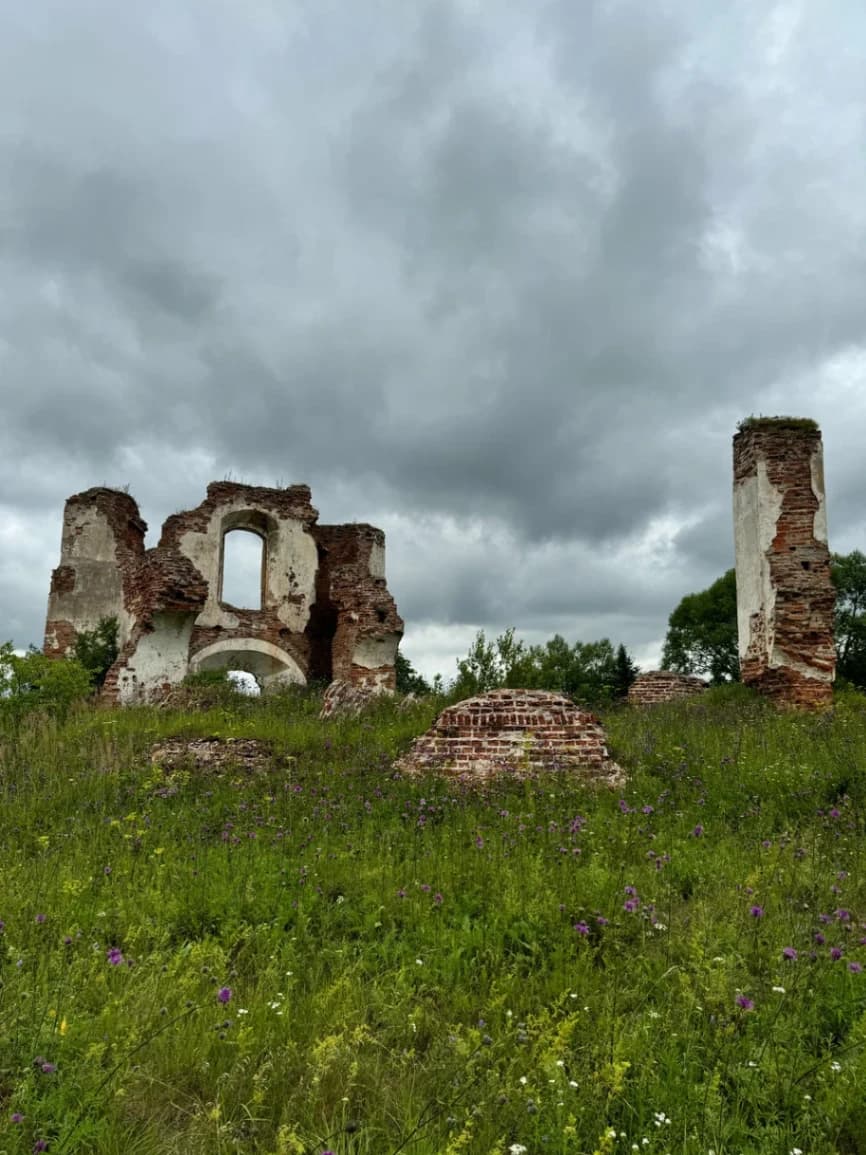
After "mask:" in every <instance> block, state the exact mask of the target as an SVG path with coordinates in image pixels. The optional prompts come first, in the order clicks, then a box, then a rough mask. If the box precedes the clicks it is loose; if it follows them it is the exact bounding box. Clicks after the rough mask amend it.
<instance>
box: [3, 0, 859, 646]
mask: <svg viewBox="0 0 866 1155" xmlns="http://www.w3.org/2000/svg"><path fill="white" fill-rule="evenodd" d="M710 13H712V16H713V18H712V20H710V19H708V15H709V14H710ZM0 20H2V22H3V25H4V28H5V29H6V34H5V35H4V36H3V37H2V38H0V391H2V402H3V416H4V421H3V424H2V428H0V449H2V451H3V452H2V453H0V485H2V492H3V494H4V501H5V503H6V509H7V515H6V526H7V529H6V534H7V537H9V539H10V541H11V543H12V546H11V553H10V552H9V550H7V552H6V555H5V560H0V599H2V605H3V607H4V609H5V610H6V616H7V619H8V621H9V622H10V623H11V624H10V625H9V627H8V628H7V632H13V633H14V634H15V636H16V639H18V638H19V637H22V638H23V640H30V639H31V638H32V637H38V634H39V632H40V631H41V621H40V619H41V614H42V612H43V603H44V590H45V588H46V587H47V575H48V571H49V569H50V567H51V565H52V564H54V561H55V557H54V555H53V551H54V549H55V544H54V537H55V536H59V517H60V512H61V508H62V503H63V500H64V498H65V497H66V496H67V494H68V493H70V492H73V491H74V490H76V489H81V488H85V487H86V486H88V485H91V484H97V483H100V482H103V481H107V482H109V483H111V482H116V483H120V484H126V483H129V484H130V486H131V488H132V491H133V493H134V494H135V495H136V496H137V497H138V499H139V500H140V502H141V504H142V507H143V509H144V510H145V512H146V516H147V517H148V518H149V520H150V521H151V522H152V523H156V524H155V528H156V527H158V523H159V522H161V520H162V519H163V518H164V517H165V516H166V515H167V514H168V513H170V512H172V511H173V510H174V509H175V508H177V507H179V506H183V505H190V504H194V503H195V502H197V501H198V500H199V498H200V494H201V491H202V489H203V486H204V484H205V483H206V481H207V480H209V479H210V478H211V477H219V476H224V475H226V474H227V473H229V472H231V473H232V474H233V475H234V476H240V477H244V478H246V479H248V480H253V481H258V482H261V483H264V484H273V483H275V482H277V481H278V480H281V481H284V482H290V481H297V480H303V481H308V482H309V483H310V484H311V485H312V486H313V491H314V500H315V501H316V503H317V504H318V505H319V507H320V508H321V511H322V516H323V519H325V520H330V521H334V520H340V519H343V518H349V519H351V518H358V519H363V520H378V521H379V522H381V523H382V524H385V525H386V528H388V529H389V559H390V560H389V565H390V568H391V581H392V585H393V587H394V589H395V593H396V595H397V597H398V601H399V603H400V604H401V607H402V609H403V610H404V613H405V614H406V616H407V619H408V621H409V627H410V632H409V645H410V654H411V653H412V650H411V645H412V641H411V639H412V631H413V629H415V630H416V632H417V636H418V637H419V638H421V637H425V638H427V639H428V640H429V642H430V645H431V646H433V647H434V649H435V652H436V654H437V655H438V654H441V652H442V647H443V645H444V644H445V643H444V642H443V638H444V637H445V636H452V637H453V638H455V639H457V638H459V639H461V642H460V644H462V640H463V639H465V636H466V631H467V630H471V629H472V628H473V627H477V626H481V625H484V626H485V627H486V628H488V629H489V630H498V629H501V628H505V627H506V626H507V625H515V626H517V627H518V628H521V627H522V628H524V629H526V630H527V631H533V630H535V631H544V630H548V631H549V632H554V630H557V629H558V630H559V631H560V632H564V633H568V632H569V631H572V632H574V631H576V630H580V631H582V636H584V637H590V636H599V634H601V633H604V632H610V631H616V632H617V634H618V636H621V637H622V638H623V640H625V641H626V642H629V643H631V644H633V645H635V646H639V647H643V648H644V650H645V651H646V652H649V651H650V650H651V649H652V646H653V645H654V644H656V643H657V642H658V639H659V638H660V637H661V635H662V634H663V632H664V627H665V620H666V617H667V613H668V612H669V611H670V609H671V608H673V605H674V604H675V603H676V601H677V600H678V599H679V597H681V596H682V595H683V594H684V593H687V592H689V591H690V590H693V589H696V588H701V586H702V585H705V584H707V582H708V581H710V580H712V579H713V577H715V576H717V573H719V572H721V571H722V570H723V569H724V568H726V567H727V565H729V564H730V557H731V545H730V525H729V517H730V515H729V506H728V501H729V498H728V494H729V486H730V436H731V434H732V432H733V430H734V426H735V423H736V421H737V419H739V418H740V417H743V416H745V415H747V414H749V413H752V412H780V411H781V412H788V411H793V412H801V413H806V414H811V415H813V416H815V417H816V418H818V419H819V421H821V422H822V424H823V426H824V428H825V437H826V441H827V456H828V461H827V476H828V491H829V499H830V523H831V531H832V532H833V534H834V540H838V541H839V542H840V543H844V546H843V548H853V547H854V546H855V545H857V544H862V535H863V533H864V532H866V525H864V522H863V516H862V514H861V506H862V503H861V501H860V497H859V485H860V474H861V465H860V461H861V451H860V444H861V443H862V435H863V431H864V427H866V409H864V406H863V405H862V404H861V403H860V402H859V400H858V398H859V396H860V395H861V394H862V393H863V384H864V379H866V358H864V356H863V354H862V348H863V345H864V340H866V336H864V321H863V312H862V300H863V298H864V292H866V258H864V253H866V208H864V205H866V195H864V194H866V187H864V186H866V176H864V173H863V170H862V163H861V158H862V147H861V146H862V137H863V130H864V111H863V110H864V108H866V104H864V100H863V97H864V87H866V81H864V77H863V72H862V68H860V67H859V65H858V62H857V60H856V58H855V57H854V56H853V55H852V54H851V52H850V51H849V50H848V46H849V45H850V44H852V43H856V42H857V41H858V38H859V37H862V35H863V34H864V31H866V28H864V24H866V21H864V17H863V14H862V13H861V11H860V9H859V7H858V6H856V5H855V4H854V3H853V0H851V2H846V0H834V3H832V4H830V5H827V4H819V3H818V0H790V2H786V3H779V4H775V5H773V6H760V5H758V6H756V5H754V4H751V3H747V2H746V0H738V2H736V3H734V4H731V5H728V6H726V7H725V9H724V11H720V10H719V9H718V7H713V8H712V9H711V8H710V7H709V5H708V4H707V3H704V2H703V0H701V2H700V3H694V2H692V0H688V2H687V0H675V2H674V3H671V4H668V5H665V6H662V7H659V6H652V5H646V4H643V3H638V0H617V2H614V0H592V2H589V3H583V4H580V5H574V4H573V3H567V2H566V0H548V2H547V3H545V4H543V5H541V6H536V7H535V8H529V9H527V8H526V7H525V6H524V7H521V6H518V5H515V4H512V3H510V2H509V0H496V2H492V3H490V4H487V5H483V6H481V5H476V4H471V3H469V0H460V2H458V0H454V2H450V3H443V2H441V0H440V2H436V3H432V2H430V3H424V4H420V5H405V4H398V3H397V2H396V0H393V2H391V0H389V2H387V3H385V4H382V5H379V6H378V7H376V8H375V9H373V10H369V9H364V8H357V9H356V8H352V7H349V8H346V6H345V5H336V4H332V3H317V4H315V5H313V4H307V3H300V2H299V3H298V4H296V5H293V6H290V7H286V6H276V5H268V4H264V5H260V6H257V7H256V8H255V9H250V10H245V9H243V8H235V9H230V8H222V9H220V10H218V11H215V10H214V9H213V7H212V6H211V5H206V4H204V3H203V0H184V2H183V3H180V4H178V5H175V6H173V7H172V8H171V9H170V10H168V9H166V10H165V11H156V10H149V9H147V8H141V9H136V10H134V11H133V10H130V9H123V10H121V9H120V8H118V7H117V6H116V5H113V4H109V3H107V0H82V3H79V4H76V5H75V6H73V7H70V6H68V5H63V4H60V3H59V0H54V2H52V3H50V4H45V5H40V6H38V8H37V9H33V7H32V6H31V7H27V6H25V5H24V4H23V3H21V2H20V0H0ZM33 519H35V521H34V520H33ZM30 524H39V525H40V526H42V527H48V526H50V525H54V526H55V529H56V533H55V532H54V531H52V532H48V530H47V529H45V530H44V532H43V530H42V529H40V531H39V533H37V534H36V535H35V536H34V537H32V538H29V539H28V540H27V542H26V543H25V545H23V546H22V547H21V549H20V550H17V551H16V549H15V543H17V542H20V541H21V540H22V538H23V537H26V536H27V534H28V529H27V526H28V525H30ZM419 527H423V528H424V532H423V534H422V533H421V532H420V529H419ZM25 559H26V560H25ZM419 559H422V560H419ZM22 565H23V566H24V569H25V570H26V572H27V574H28V575H29V576H28V577H27V578H26V579H24V578H22ZM448 630H451V631H452V633H451V634H450V635H447V631H448ZM443 631H445V633H443ZM455 644H457V643H456V642H455ZM431 660H432V659H431Z"/></svg>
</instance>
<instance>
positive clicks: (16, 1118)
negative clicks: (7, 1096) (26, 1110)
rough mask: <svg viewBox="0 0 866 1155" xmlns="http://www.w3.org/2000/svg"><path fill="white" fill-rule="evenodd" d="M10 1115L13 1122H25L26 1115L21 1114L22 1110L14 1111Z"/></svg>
mask: <svg viewBox="0 0 866 1155" xmlns="http://www.w3.org/2000/svg"><path fill="white" fill-rule="evenodd" d="M9 1117H10V1119H11V1120H12V1122H13V1123H23V1122H24V1116H23V1115H22V1114H21V1112H20V1111H13V1112H12V1114H11V1115H10V1116H9Z"/></svg>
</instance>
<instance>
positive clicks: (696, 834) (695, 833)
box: [692, 822, 704, 838]
mask: <svg viewBox="0 0 866 1155" xmlns="http://www.w3.org/2000/svg"><path fill="white" fill-rule="evenodd" d="M703 833H704V828H703V826H701V824H700V822H699V823H698V824H697V826H696V827H695V828H694V830H693V831H692V837H693V838H700V837H701V835H702V834H703Z"/></svg>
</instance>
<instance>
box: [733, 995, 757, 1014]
mask: <svg viewBox="0 0 866 1155" xmlns="http://www.w3.org/2000/svg"><path fill="white" fill-rule="evenodd" d="M737 1006H738V1007H740V1009H741V1010H744V1011H753V1010H754V1009H755V1004H754V1002H753V1001H752V999H750V998H749V997H748V996H747V995H737Z"/></svg>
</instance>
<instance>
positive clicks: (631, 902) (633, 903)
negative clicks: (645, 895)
mask: <svg viewBox="0 0 866 1155" xmlns="http://www.w3.org/2000/svg"><path fill="white" fill-rule="evenodd" d="M639 908H640V899H639V898H627V899H626V900H625V902H624V903H623V904H622V909H623V910H626V911H628V913H629V914H633V913H634V911H636V910H638V909H639Z"/></svg>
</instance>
